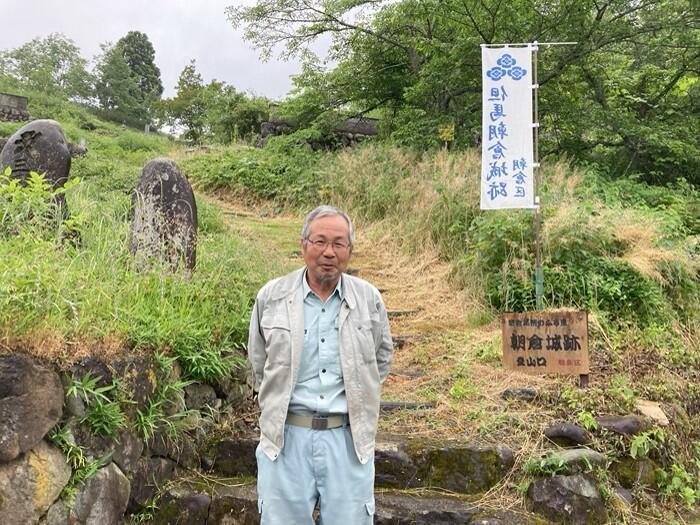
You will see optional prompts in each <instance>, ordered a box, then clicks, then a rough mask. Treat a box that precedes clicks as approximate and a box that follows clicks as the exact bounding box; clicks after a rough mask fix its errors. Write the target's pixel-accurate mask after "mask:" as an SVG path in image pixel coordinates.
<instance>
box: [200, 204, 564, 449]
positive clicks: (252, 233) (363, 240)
mask: <svg viewBox="0 0 700 525" xmlns="http://www.w3.org/2000/svg"><path fill="white" fill-rule="evenodd" d="M206 198H207V199H208V200H210V201H212V202H215V203H216V204H217V205H218V206H220V207H221V209H222V211H223V215H224V220H225V223H226V224H227V226H228V227H229V228H231V230H232V231H233V232H234V234H235V235H239V236H241V237H243V238H245V239H247V240H248V241H250V242H251V243H252V244H253V245H255V246H257V247H258V249H259V250H260V251H261V252H262V253H264V254H265V258H264V259H265V260H266V261H268V262H269V275H270V278H271V277H273V276H275V275H279V274H281V273H283V272H286V271H289V270H291V269H294V268H298V267H299V266H300V265H301V264H303V262H302V260H301V256H300V247H299V233H300V230H301V223H302V221H301V219H300V218H298V217H290V216H280V215H275V216H266V215H265V210H254V209H251V208H249V207H246V206H244V205H241V204H237V203H232V202H229V201H227V200H222V199H215V198H213V197H210V196H208V197H206ZM356 237H357V244H356V246H355V250H354V254H353V258H352V260H351V263H350V268H349V271H350V272H353V273H355V274H356V275H358V276H360V277H362V278H363V279H366V280H368V281H369V282H371V283H372V284H374V285H375V286H376V287H377V288H379V289H380V290H381V291H382V296H383V298H384V301H385V303H386V306H387V310H388V311H389V312H390V323H391V330H392V334H393V336H394V339H395V342H396V345H395V353H394V362H393V365H392V373H391V375H390V376H389V378H388V379H387V381H386V383H385V385H384V389H383V394H382V398H383V400H385V401H389V402H405V403H415V404H420V405H422V406H426V405H429V406H430V408H421V409H402V410H395V411H392V412H389V413H387V414H385V415H384V416H383V417H382V420H381V423H380V425H381V426H380V429H381V430H383V431H386V432H392V433H400V434H410V435H422V436H425V437H435V438H441V439H444V438H456V439H459V440H462V441H471V442H474V441H480V442H489V443H503V444H507V445H510V446H512V447H513V448H515V449H516V450H517V449H519V448H521V447H522V446H523V444H524V442H529V441H531V440H533V439H534V437H533V436H534V435H535V432H533V429H535V428H540V424H537V423H538V422H540V421H539V420H540V419H541V418H543V417H545V418H550V417H551V415H547V414H546V413H544V412H543V411H542V409H541V407H539V408H535V407H532V406H528V405H526V404H525V405H524V404H523V403H512V402H505V401H503V400H502V399H501V398H500V394H501V392H502V391H503V390H504V389H506V388H508V387H513V386H517V387H526V386H531V387H535V388H546V386H547V383H548V382H550V383H551V380H545V379H541V378H531V377H528V376H522V375H518V374H513V373H511V372H509V371H506V370H504V369H503V368H502V367H501V366H500V346H499V345H500V328H499V325H498V322H497V321H496V320H495V319H493V318H491V316H489V315H488V314H486V313H484V312H483V311H480V310H479V309H478V307H477V306H472V307H470V306H469V305H468V304H467V301H466V299H465V297H464V295H463V294H461V293H459V292H455V291H454V290H453V289H452V288H451V286H450V282H449V275H450V268H449V266H448V265H447V264H446V263H444V262H442V261H440V260H438V259H437V258H435V257H432V256H431V255H429V254H426V255H423V256H419V257H415V256H413V257H411V256H407V255H405V254H403V253H401V250H400V247H398V246H397V245H396V244H395V243H394V242H392V240H391V239H390V238H389V237H388V236H387V235H386V234H385V233H384V232H382V229H381V226H375V227H374V228H369V229H368V228H363V227H362V226H360V227H359V228H358V231H357V235H356ZM518 428H519V429H521V430H520V431H517V430H515V429H518Z"/></svg>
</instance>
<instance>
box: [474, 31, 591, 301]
mask: <svg viewBox="0 0 700 525" xmlns="http://www.w3.org/2000/svg"><path fill="white" fill-rule="evenodd" d="M577 43H578V42H545V43H544V44H538V42H534V43H525V44H523V43H518V44H482V45H481V60H482V100H483V114H482V133H483V138H482V142H481V144H482V146H481V209H482V210H498V209H508V208H528V209H534V211H535V304H536V308H537V310H542V309H543V308H544V272H543V270H542V250H541V234H540V230H541V221H542V217H541V213H540V206H541V201H540V194H539V192H540V186H541V184H540V182H541V181H540V177H541V170H540V161H539V148H538V139H539V126H540V123H539V115H538V113H539V108H538V100H539V97H538V89H539V84H538V83H537V54H538V50H539V45H546V46H553V45H573V44H577Z"/></svg>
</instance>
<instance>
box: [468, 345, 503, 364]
mask: <svg viewBox="0 0 700 525" xmlns="http://www.w3.org/2000/svg"><path fill="white" fill-rule="evenodd" d="M474 355H475V356H476V358H477V359H478V360H479V361H480V362H481V363H484V364H486V363H490V364H494V365H497V364H500V363H501V357H502V356H501V346H500V338H498V340H496V339H494V340H491V341H489V342H487V343H482V344H479V345H477V347H476V348H475V349H474Z"/></svg>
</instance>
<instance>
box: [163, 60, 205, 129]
mask: <svg viewBox="0 0 700 525" xmlns="http://www.w3.org/2000/svg"><path fill="white" fill-rule="evenodd" d="M203 91H204V80H203V79H202V75H200V74H199V72H198V71H197V65H196V62H195V60H190V63H189V64H188V65H186V66H185V67H184V69H183V70H182V71H181V72H180V76H179V78H178V80H177V94H176V96H175V97H174V98H172V99H169V100H166V101H164V102H163V108H164V118H165V120H166V122H168V123H169V124H170V125H172V126H177V127H182V128H184V133H183V135H184V137H185V138H186V139H189V140H192V141H194V142H199V141H200V140H201V138H202V137H203V135H204V132H205V112H206V106H205V103H204V100H203V98H202V95H203Z"/></svg>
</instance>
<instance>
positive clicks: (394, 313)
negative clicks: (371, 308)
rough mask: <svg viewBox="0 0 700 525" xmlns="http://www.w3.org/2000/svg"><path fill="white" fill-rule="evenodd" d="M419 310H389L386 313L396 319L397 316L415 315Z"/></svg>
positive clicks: (390, 317)
mask: <svg viewBox="0 0 700 525" xmlns="http://www.w3.org/2000/svg"><path fill="white" fill-rule="evenodd" d="M418 312H420V310H389V311H387V313H386V315H387V316H388V317H389V319H396V318H398V317H409V316H411V315H416V314H417V313H418Z"/></svg>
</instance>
